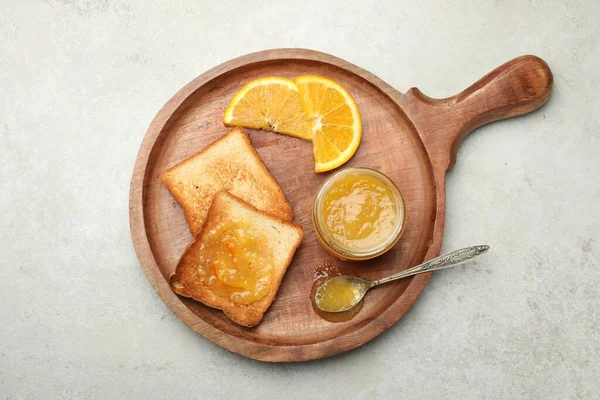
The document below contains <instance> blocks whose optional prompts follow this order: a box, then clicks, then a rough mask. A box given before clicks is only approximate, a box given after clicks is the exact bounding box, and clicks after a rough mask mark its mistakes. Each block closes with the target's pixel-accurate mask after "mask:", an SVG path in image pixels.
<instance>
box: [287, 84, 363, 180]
mask: <svg viewBox="0 0 600 400" xmlns="http://www.w3.org/2000/svg"><path fill="white" fill-rule="evenodd" d="M295 82H296V85H297V87H298V90H299V93H300V99H301V101H302V104H303V106H304V110H305V111H306V114H307V115H308V117H309V118H310V120H311V122H312V132H311V135H312V141H313V155H314V158H315V171H316V172H326V171H330V170H332V169H334V168H337V167H339V166H340V165H342V164H344V163H345V162H347V161H348V160H349V159H350V158H352V156H353V155H354V153H355V152H356V149H358V145H359V144H360V139H361V135H362V122H361V119H360V112H359V111H358V106H357V105H356V103H355V102H354V99H353V98H352V96H351V95H350V93H348V92H347V91H346V89H344V88H343V87H342V86H341V85H340V84H339V83H337V82H335V81H332V80H330V79H326V78H323V77H320V76H314V75H306V76H299V77H298V78H296V80H295Z"/></svg>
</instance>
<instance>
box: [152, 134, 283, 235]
mask: <svg viewBox="0 0 600 400" xmlns="http://www.w3.org/2000/svg"><path fill="white" fill-rule="evenodd" d="M235 135H239V136H240V138H241V139H242V140H243V142H244V146H243V148H239V149H237V150H239V151H240V152H244V153H245V154H247V155H248V156H249V161H248V162H245V163H244V162H242V161H240V158H239V157H233V158H232V156H237V155H238V154H232V152H228V153H227V154H224V155H223V156H222V157H218V158H216V157H214V155H213V156H212V157H211V156H208V154H210V153H211V152H212V151H213V150H215V149H216V148H217V147H218V146H221V145H223V146H227V144H226V143H224V142H225V141H227V140H228V139H232V137H233V136H235ZM232 140H233V139H232ZM204 158H208V160H206V162H205V160H204ZM250 163H255V164H250ZM196 164H198V165H199V167H198V168H197V169H196V168H194V169H193V170H192V171H189V170H186V168H187V167H188V166H194V165H196ZM184 170H185V171H184ZM199 180H201V181H202V182H198V181H199ZM194 181H195V182H194ZM162 182H163V183H164V185H165V186H166V187H167V189H169V191H170V192H171V194H172V195H173V197H175V200H177V202H178V203H179V205H180V206H181V207H182V209H183V213H184V215H185V218H186V221H187V223H188V225H189V227H190V231H191V232H192V234H197V233H198V232H199V231H200V229H201V228H202V224H203V223H204V221H205V219H206V215H207V214H208V210H209V207H210V203H211V200H212V197H213V196H214V194H215V193H216V192H218V191H220V190H228V191H229V192H231V193H232V194H234V195H236V196H238V197H240V198H241V199H242V200H244V201H246V202H249V203H250V204H252V205H253V206H255V207H257V208H259V209H261V210H263V211H266V212H268V213H270V214H272V215H275V216H277V217H279V218H283V219H284V220H287V221H290V220H291V219H292V208H291V207H290V205H289V204H288V202H287V200H286V198H285V194H284V193H283V190H282V189H281V187H280V186H279V184H278V183H277V181H276V180H275V178H274V177H273V175H271V173H270V172H269V169H268V168H267V167H266V165H265V164H264V162H263V161H262V159H261V158H260V155H259V154H258V153H257V151H256V149H254V147H253V146H252V143H251V142H250V138H249V137H248V135H247V134H246V132H244V130H243V129H241V128H234V129H231V130H230V131H229V132H227V133H226V134H225V135H224V136H222V137H221V138H219V139H217V140H216V141H214V142H212V143H211V144H209V145H208V146H206V147H205V148H204V149H203V150H202V151H200V152H199V153H197V154H195V155H193V156H191V157H189V158H187V159H186V160H183V161H181V162H180V163H178V164H177V165H175V166H173V167H171V168H169V169H168V170H167V171H166V172H165V173H164V174H163V175H162Z"/></svg>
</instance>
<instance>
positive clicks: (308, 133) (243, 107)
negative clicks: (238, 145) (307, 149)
mask: <svg viewBox="0 0 600 400" xmlns="http://www.w3.org/2000/svg"><path fill="white" fill-rule="evenodd" d="M223 122H224V123H225V125H227V126H239V127H242V128H250V129H263V130H265V131H272V132H278V133H283V134H286V135H290V136H294V137H297V138H300V139H304V140H311V138H312V129H311V125H310V121H309V120H308V119H307V118H306V113H305V111H304V107H303V106H302V102H301V101H300V96H299V94H298V87H297V86H296V84H295V83H294V81H293V80H291V79H286V78H279V77H266V78H260V79H255V80H253V81H251V82H249V83H248V84H246V86H244V87H243V88H242V89H241V90H240V91H238V92H237V93H236V94H235V96H233V99H232V100H231V102H230V103H229V106H228V107H227V109H226V110H225V115H224V116H223Z"/></svg>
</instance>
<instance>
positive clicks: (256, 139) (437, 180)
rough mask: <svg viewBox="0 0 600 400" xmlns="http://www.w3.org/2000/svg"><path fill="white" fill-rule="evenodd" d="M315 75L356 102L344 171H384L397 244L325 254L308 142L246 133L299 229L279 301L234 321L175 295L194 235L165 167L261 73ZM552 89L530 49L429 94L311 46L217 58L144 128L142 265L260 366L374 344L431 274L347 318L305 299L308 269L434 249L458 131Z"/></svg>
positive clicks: (358, 268) (181, 313) (139, 174)
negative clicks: (398, 219) (466, 82)
mask: <svg viewBox="0 0 600 400" xmlns="http://www.w3.org/2000/svg"><path fill="white" fill-rule="evenodd" d="M305 74H314V75H322V76H325V77H328V78H331V79H334V80H336V81H338V82H339V83H341V84H342V85H343V86H344V87H345V88H346V89H347V90H348V91H349V92H350V93H351V94H352V96H353V97H354V99H355V100H356V103H357V104H358V107H359V109H360V112H361V116H362V120H363V139H362V142H361V145H360V147H359V148H358V151H357V152H356V154H355V156H354V157H353V158H352V159H351V160H350V161H349V162H348V163H347V164H346V166H363V167H371V168H375V169H377V170H380V171H382V172H383V173H385V174H386V175H388V176H389V177H390V178H391V179H392V180H393V181H394V182H395V183H396V184H397V185H398V187H399V188H400V190H401V191H402V194H403V195H404V197H405V200H406V205H407V225H406V230H405V232H404V234H403V236H402V238H401V239H400V241H399V243H398V244H397V245H396V246H395V247H394V248H393V249H392V250H391V251H389V252H388V253H386V254H385V255H383V256H381V257H378V258H376V259H374V260H370V261H360V262H342V261H339V260H337V259H335V258H334V257H333V256H331V255H329V254H328V253H326V252H325V251H324V250H323V248H322V247H321V245H320V244H319V243H318V241H317V238H316V237H315V233H314V231H313V227H312V225H311V207H312V202H313V198H314V194H315V192H316V190H317V188H318V187H319V185H320V184H321V183H322V182H323V180H324V179H326V178H327V176H328V175H329V174H320V175H317V174H315V173H314V172H313V171H314V167H313V159H312V145H311V143H309V142H306V141H302V140H299V139H294V138H291V137H287V136H284V135H278V134H275V133H269V132H263V131H252V130H247V131H248V132H249V135H250V138H251V140H252V144H253V145H254V147H255V148H256V149H257V151H258V153H259V154H260V156H261V157H262V159H263V160H264V162H265V164H266V165H267V167H268V168H269V170H270V171H271V173H272V174H273V175H274V176H275V178H276V179H277V181H278V182H279V184H280V185H281V187H282V188H283V191H284V192H285V195H286V197H287V199H288V201H289V203H290V204H291V206H292V208H293V210H294V221H295V222H296V223H298V224H300V225H302V227H303V228H304V241H303V243H302V245H301V246H300V248H299V249H298V251H297V252H296V255H295V257H294V259H293V262H292V264H291V265H290V267H289V268H288V271H287V273H286V275H285V278H284V280H283V283H282V285H281V288H280V290H279V293H278V295H277V299H276V300H275V302H274V303H273V305H272V306H271V308H270V309H269V311H268V312H267V314H266V315H265V317H264V319H263V321H262V322H261V323H260V324H259V325H258V326H256V327H254V328H244V327H241V326H239V325H236V324H235V323H233V322H231V321H230V320H229V319H228V318H227V317H226V316H225V315H224V314H223V313H222V312H221V311H218V310H213V309H211V308H208V307H206V306H204V305H202V304H200V303H197V302H195V301H193V300H190V299H186V298H183V297H179V296H177V295H176V294H175V293H173V291H172V290H171V288H170V287H169V284H168V277H169V276H170V274H171V273H172V272H173V271H174V269H175V267H176V265H177V261H178V260H179V257H180V256H181V254H182V252H183V250H184V248H185V247H186V245H187V244H188V243H189V242H190V240H191V235H190V233H189V230H188V227H187V224H186V222H185V219H184V216H183V213H182V210H181V208H180V207H179V205H178V204H177V203H176V202H175V199H174V198H173V197H172V196H171V195H170V193H169V192H168V190H167V189H166V188H165V187H164V186H163V184H162V183H161V181H160V177H161V175H162V173H163V172H164V171H165V170H166V169H168V168H169V167H171V166H173V165H175V164H176V163H178V162H180V161H182V160H183V159H185V158H187V157H189V156H191V155H193V154H195V153H197V152H199V151H200V150H202V149H203V148H204V147H205V146H206V145H208V144H209V143H211V142H212V141H214V140H215V139H217V138H219V137H220V136H222V135H223V134H224V133H225V132H227V130H228V129H229V128H226V127H225V126H224V125H223V123H222V117H223V112H224V110H225V108H226V106H227V104H228V103H229V101H230V100H231V98H232V96H233V95H234V93H235V92H236V91H237V90H239V89H240V88H241V87H242V86H243V85H244V84H245V83H246V82H248V81H250V80H252V79H255V78H258V77H264V76H273V75H274V76H283V77H289V78H293V77H295V76H298V75H305ZM551 89H552V73H551V72H550V69H549V68H548V65H547V64H546V63H545V62H544V61H543V60H541V59H539V58H537V57H535V56H523V57H519V58H516V59H514V60H512V61H510V62H508V63H506V64H504V65H502V66H500V67H499V68H497V69H495V70H494V71H492V72H491V73H489V74H488V75H486V76H485V77H483V78H482V79H481V80H479V81H478V82H477V83H475V84H474V85H473V86H471V87H470V88H468V89H466V90H465V91H463V92H462V93H460V94H458V95H456V96H454V97H450V98H447V99H442V100H438V99H431V98H429V97H427V96H425V95H423V94H422V93H421V92H420V91H419V90H418V89H416V88H413V89H410V90H409V91H408V92H407V93H406V94H402V93H400V92H398V91H396V90H394V89H393V88H392V87H390V86H389V85H387V84H386V83H385V82H383V81H382V80H381V79H379V78H377V77H376V76H374V75H373V74H371V73H369V72H367V71H365V70H363V69H361V68H359V67H357V66H355V65H352V64H350V63H348V62H346V61H344V60H341V59H339V58H336V57H333V56H330V55H327V54H324V53H319V52H316V51H311V50H301V49H280V50H268V51H263V52H259V53H254V54H249V55H246V56H243V57H240V58H236V59H234V60H231V61H228V62H226V63H224V64H221V65H219V66H218V67H216V68H213V69H211V70H210V71H208V72H206V73H204V74H202V75H200V76H199V77H198V78H196V79H194V80H193V81H192V82H190V83H189V84H187V85H186V86H185V87H184V88H183V89H181V90H180V91H179V92H178V93H177V94H176V95H175V96H174V97H173V98H172V99H171V100H169V102H167V104H166V105H165V106H164V107H163V108H162V110H160V112H159V113H158V115H157V116H156V117H155V119H154V121H152V124H151V125H150V127H149V128H148V131H147V133H146V136H145V137H144V140H143V142H142V144H141V147H140V150H139V154H138V157H137V160H136V163H135V169H134V172H133V177H132V181H131V192H130V223H131V234H132V238H133V244H134V246H135V250H136V253H137V256H138V258H139V261H140V264H141V266H142V268H143V270H144V272H145V273H146V275H147V276H148V279H149V280H150V282H152V285H153V286H154V288H155V289H156V291H157V292H158V294H159V295H160V296H161V297H162V299H163V300H164V302H165V303H166V304H167V306H168V307H169V308H170V309H171V310H172V311H173V312H174V313H175V314H176V315H177V316H178V317H179V318H180V319H181V320H182V321H183V322H185V323H186V324H187V325H189V326H190V327H191V328H192V329H194V330H195V331H196V332H198V333H199V334H200V335H202V336H204V337H206V338H207V339H209V340H212V341H213V342H215V343H217V344H218V345H220V346H222V347H224V348H226V349H228V350H230V351H233V352H235V353H238V354H241V355H244V356H246V357H250V358H254V359H257V360H264V361H303V360H311V359H317V358H322V357H327V356H331V355H334V354H338V353H342V352H345V351H348V350H350V349H353V348H355V347H357V346H360V345H361V344H363V343H365V342H367V341H369V340H371V339H373V338H374V337H376V336H377V335H379V334H380V333H381V332H383V331H384V330H386V329H387V328H389V327H390V326H391V325H392V324H394V323H395V322H396V321H398V320H399V319H400V318H401V317H402V315H403V314H404V313H405V312H406V311H407V310H408V309H409V307H410V306H411V305H412V304H413V302H414V301H415V299H416V298H417V296H418V295H419V293H421V291H422V290H423V288H424V287H425V285H426V284H427V281H428V279H429V277H430V274H423V275H418V276H415V277H412V278H407V279H404V280H400V281H396V282H393V283H390V284H387V285H383V286H381V287H377V288H375V289H373V290H372V291H371V292H370V293H369V294H368V295H367V298H366V301H365V304H364V307H363V308H362V310H361V311H360V312H359V314H358V315H357V316H356V317H354V318H353V319H351V320H350V321H347V322H341V323H332V322H328V321H325V320H323V319H321V318H320V317H319V316H318V315H317V314H316V313H315V312H314V311H313V309H312V306H311V302H310V299H309V294H310V290H311V286H312V284H313V281H314V271H315V268H316V267H317V266H319V265H322V264H323V263H324V262H333V263H335V264H336V265H338V266H340V267H342V268H345V269H350V270H352V271H355V272H356V274H358V275H360V276H361V277H364V278H367V279H375V278H380V277H383V276H386V275H389V274H391V273H394V272H398V271H400V270H404V269H406V268H409V267H412V266H414V265H416V264H419V263H421V262H423V261H425V260H427V259H430V258H433V257H435V256H437V255H438V254H439V252H440V247H441V244H442V233H443V229H444V213H445V191H444V176H445V173H446V170H447V169H448V168H450V167H451V166H452V164H453V163H454V160H455V156H456V150H457V148H458V145H459V144H460V142H461V140H462V138H463V137H464V136H465V135H466V134H468V133H469V132H471V131H472V130H473V129H475V128H477V127H478V126H480V125H483V124H485V123H488V122H491V121H495V120H498V119H502V118H508V117H512V116H515V115H520V114H524V113H527V112H530V111H532V110H534V109H536V108H538V107H539V106H541V105H542V104H543V103H544V102H545V101H546V100H547V99H548V97H549V95H550V91H551Z"/></svg>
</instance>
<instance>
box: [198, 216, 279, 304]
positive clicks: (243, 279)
mask: <svg viewBox="0 0 600 400" xmlns="http://www.w3.org/2000/svg"><path fill="white" fill-rule="evenodd" d="M198 257H199V262H198V265H199V267H198V275H199V277H200V280H201V282H202V283H203V284H205V285H206V286H207V287H209V288H210V290H211V291H212V292H213V293H214V294H215V295H218V296H221V297H226V298H229V299H231V300H232V301H234V302H235V303H238V304H250V303H254V302H255V301H258V300H260V299H262V298H263V297H265V296H266V295H267V293H268V292H269V288H270V287H271V282H272V279H273V277H272V273H273V251H272V249H271V248H270V247H269V244H268V242H267V240H266V238H265V237H263V236H261V235H260V234H259V233H258V232H254V231H253V229H252V227H251V223H250V221H247V220H243V219H239V220H230V221H226V222H223V223H221V224H219V225H218V226H217V227H216V228H215V229H211V230H210V231H208V232H207V233H206V234H205V235H204V238H203V242H202V246H201V247H200V250H199V253H198Z"/></svg>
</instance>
